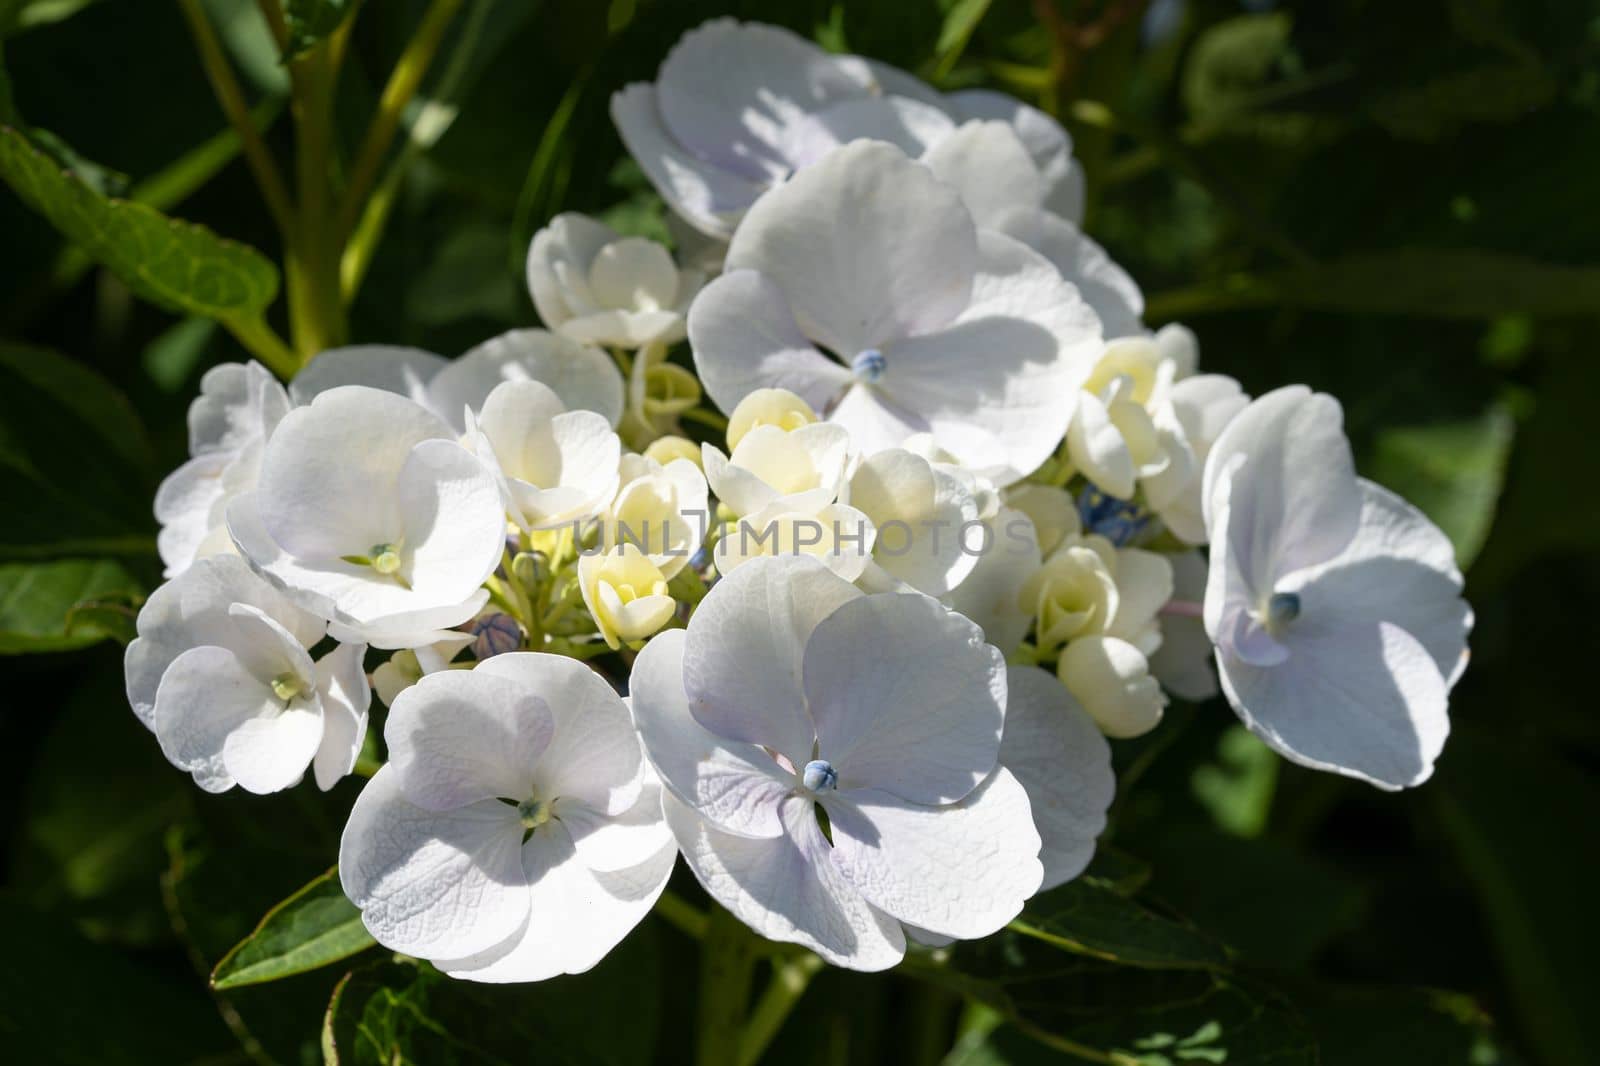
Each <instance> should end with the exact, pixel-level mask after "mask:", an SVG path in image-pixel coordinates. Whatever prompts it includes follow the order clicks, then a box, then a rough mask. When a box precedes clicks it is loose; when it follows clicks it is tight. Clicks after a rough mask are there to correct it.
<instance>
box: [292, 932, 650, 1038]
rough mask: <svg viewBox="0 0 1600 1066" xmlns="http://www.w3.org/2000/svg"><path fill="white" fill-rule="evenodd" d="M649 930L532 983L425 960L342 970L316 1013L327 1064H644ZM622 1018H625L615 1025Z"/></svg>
mask: <svg viewBox="0 0 1600 1066" xmlns="http://www.w3.org/2000/svg"><path fill="white" fill-rule="evenodd" d="M654 933H655V929H654V927H653V926H650V925H646V926H643V927H641V928H639V929H636V930H634V932H632V933H631V934H629V936H628V938H627V939H626V940H624V941H623V942H622V943H621V944H620V945H618V946H617V947H616V948H615V949H613V950H612V952H611V953H610V954H609V955H607V956H606V957H605V959H604V960H602V961H601V963H600V964H599V965H598V966H596V967H595V968H594V969H593V970H590V971H589V972H587V973H583V974H579V975H577V976H566V977H556V978H552V979H551V980H548V981H541V982H539V983H538V984H537V985H522V986H518V985H509V986H500V985H484V984H476V983H473V982H469V981H457V980H453V979H451V978H448V977H446V976H444V975H443V974H441V973H439V972H438V971H437V970H435V969H434V968H433V967H432V966H429V965H428V964H427V963H414V962H405V963H401V962H383V963H374V964H371V965H368V966H363V967H359V968H357V969H354V970H352V971H351V972H350V973H348V974H346V975H345V977H344V978H343V979H342V980H341V981H340V982H339V984H338V986H337V987H336V988H335V989H334V992H333V997H332V999H331V1000H330V1001H329V1003H328V1010H327V1013H326V1015H325V1016H324V1018H323V1027H322V1052H323V1058H324V1061H326V1062H327V1063H329V1064H330V1066H391V1064H408V1066H409V1064H418V1066H420V1064H426V1066H468V1064H471V1066H478V1064H480V1063H482V1064H496V1066H499V1064H504V1066H511V1064H513V1063H524V1062H528V1061H530V1055H532V1056H533V1058H534V1059H535V1060H537V1061H539V1062H552V1063H573V1064H590V1063H593V1064H596V1066H602V1064H603V1066H635V1064H637V1066H644V1064H646V1063H649V1062H652V1061H654V1058H655V1053H656V1047H655V1043H656V1027H657V1024H658V1021H659V1019H658V1016H657V1011H658V1009H659V1003H660V998H661V997H660V980H661V974H660V973H659V967H660V963H659V957H658V954H659V953H658V949H657V946H656V938H655V935H654ZM622 1019H626V1023H625V1024H619V1022H621V1020H622Z"/></svg>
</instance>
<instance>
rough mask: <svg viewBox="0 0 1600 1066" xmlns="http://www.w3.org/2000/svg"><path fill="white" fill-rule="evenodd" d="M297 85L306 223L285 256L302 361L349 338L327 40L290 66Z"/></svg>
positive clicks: (294, 334)
mask: <svg viewBox="0 0 1600 1066" xmlns="http://www.w3.org/2000/svg"><path fill="white" fill-rule="evenodd" d="M289 74H290V78H291V79H292V80H293V83H294V102H293V110H294V119H295V141H296V145H295V146H296V150H297V151H296V164H297V166H296V173H297V176H298V184H299V189H300V220H299V221H300V224H299V225H298V226H297V227H296V229H295V234H294V240H293V241H291V242H290V246H289V249H288V255H287V256H286V260H285V264H284V266H285V272H286V274H287V276H288V277H287V280H288V289H289V324H290V333H291V337H292V340H293V343H294V347H295V351H296V353H297V354H298V355H299V358H300V362H301V364H302V365H303V364H305V363H308V362H310V361H311V358H312V357H313V356H315V355H316V354H317V353H318V352H321V351H325V350H326V349H328V348H334V347H337V346H338V345H339V344H341V343H342V342H343V337H344V306H343V305H342V304H341V303H340V302H339V272H338V264H339V257H338V247H339V242H338V234H337V232H336V230H335V227H334V224H333V170H334V151H333V75H334V70H333V62H332V60H331V58H330V56H329V54H328V45H327V42H326V41H324V42H322V43H321V44H319V45H317V46H316V47H314V48H312V49H311V50H310V51H308V52H306V53H305V54H303V55H301V56H298V57H297V58H295V59H294V60H292V61H291V62H290V64H289Z"/></svg>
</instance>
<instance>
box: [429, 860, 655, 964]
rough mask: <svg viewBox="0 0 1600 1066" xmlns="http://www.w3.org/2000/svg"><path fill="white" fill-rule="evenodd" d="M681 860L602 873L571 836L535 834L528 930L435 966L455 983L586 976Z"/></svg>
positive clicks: (625, 932)
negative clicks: (579, 854)
mask: <svg viewBox="0 0 1600 1066" xmlns="http://www.w3.org/2000/svg"><path fill="white" fill-rule="evenodd" d="M676 858H677V848H676V847H673V846H671V845H670V844H669V846H667V847H666V848H663V849H660V850H658V851H657V852H656V853H655V854H653V855H652V856H650V857H649V859H647V860H646V861H645V862H644V863H642V864H640V865H639V866H637V867H634V868H631V869H628V870H626V871H622V872H619V873H614V874H596V873H594V872H592V871H590V870H588V869H586V868H585V867H584V865H583V864H582V863H581V862H580V861H578V859H577V858H576V857H575V856H574V855H573V853H572V844H571V842H570V841H568V840H566V839H565V834H564V833H561V832H560V831H559V830H557V831H555V832H549V833H535V834H534V835H533V836H532V837H531V838H529V840H528V842H527V843H526V844H524V845H523V846H522V862H523V867H524V869H526V870H527V873H528V877H529V881H530V884H529V891H528V900H529V906H528V918H527V921H526V922H525V923H524V925H523V927H522V929H521V930H520V931H519V932H518V933H517V934H516V935H514V936H513V937H512V938H511V939H510V940H508V941H506V942H505V943H503V944H499V945H496V946H495V947H494V948H492V949H490V950H489V951H486V952H481V953H479V954H477V955H474V956H471V957H468V958H466V959H458V960H454V961H451V960H438V959H436V960H434V964H435V965H436V966H438V967H439V969H441V970H443V971H444V972H445V973H447V974H449V975H450V976H452V977H459V978H462V979H464V980H468V981H483V982H488V983H493V984H508V983H512V982H522V981H542V980H545V979H546V978H549V977H554V976H556V975H558V974H563V973H583V972H584V971H586V970H588V969H590V968H592V967H593V966H594V965H595V964H596V963H598V962H599V961H600V960H601V959H602V958H604V957H605V956H606V954H607V953H608V952H610V950H611V949H612V948H614V947H616V946H617V944H618V943H620V942H621V940H622V938H623V937H625V936H627V935H628V933H629V932H630V931H631V930H632V929H633V927H634V926H636V925H638V924H639V922H640V921H642V920H643V919H644V916H645V915H646V914H648V913H649V912H650V908H651V907H653V906H654V905H655V901H656V899H657V898H659V897H660V895H661V892H662V890H663V889H665V888H666V886H667V879H668V877H670V876H671V874H672V866H673V862H674V861H675V860H676Z"/></svg>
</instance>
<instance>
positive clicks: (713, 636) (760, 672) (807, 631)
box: [683, 556, 998, 767]
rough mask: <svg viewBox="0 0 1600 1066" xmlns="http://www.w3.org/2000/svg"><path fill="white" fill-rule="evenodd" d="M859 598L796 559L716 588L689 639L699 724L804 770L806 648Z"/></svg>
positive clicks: (686, 681)
mask: <svg viewBox="0 0 1600 1066" xmlns="http://www.w3.org/2000/svg"><path fill="white" fill-rule="evenodd" d="M860 596H861V594H860V593H859V592H858V591H856V589H855V588H854V587H852V586H851V585H850V583H849V582H848V581H845V580H843V579H842V578H838V577H835V576H834V575H833V574H831V573H829V572H828V571H827V570H826V569H825V568H824V567H822V566H820V565H819V564H817V563H815V562H813V561H812V560H810V559H806V558H794V557H791V556H785V557H778V558H772V559H755V560H752V561H751V562H750V563H748V564H747V565H745V566H741V567H740V568H739V569H738V570H737V571H736V572H735V573H733V574H730V575H728V576H727V577H724V578H723V579H722V580H721V581H719V582H717V584H716V586H715V587H714V588H713V589H712V590H711V592H710V594H708V595H707V596H706V598H705V599H704V600H702V601H701V603H700V606H699V608H698V609H697V610H696V611H695V614H694V617H693V619H692V620H691V621H690V624H689V629H688V632H687V636H686V637H685V639H684V652H683V687H684V690H685V691H686V693H687V694H688V699H689V708H690V712H691V713H692V714H693V715H694V717H695V720H696V721H698V722H699V723H700V724H701V725H703V726H704V727H705V728H706V729H708V730H710V731H711V732H712V733H715V734H716V735H717V736H720V737H724V738H726V739H728V740H742V741H746V742H748V743H751V744H762V745H765V746H767V747H769V748H772V749H773V750H774V751H778V752H781V753H782V754H784V755H785V756H787V757H788V759H789V760H790V762H791V763H793V764H794V765H795V766H796V767H799V766H803V765H804V764H805V763H806V762H807V761H808V760H809V759H810V758H811V745H812V741H813V740H814V738H815V735H816V733H815V726H814V725H813V724H812V721H811V715H810V714H809V713H808V712H807V711H806V705H805V694H804V692H803V691H802V687H801V662H802V656H803V655H804V654H805V648H806V643H807V641H808V640H809V639H810V637H811V636H812V631H813V630H814V629H815V628H816V627H817V624H818V623H820V622H821V621H822V620H823V619H824V618H826V617H828V616H829V615H830V614H832V613H833V612H834V610H835V609H836V608H838V607H839V606H840V605H841V604H844V603H846V602H848V601H851V600H855V599H859V598H860ZM997 735H998V732H997Z"/></svg>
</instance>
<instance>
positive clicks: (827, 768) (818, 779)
mask: <svg viewBox="0 0 1600 1066" xmlns="http://www.w3.org/2000/svg"><path fill="white" fill-rule="evenodd" d="M800 783H801V784H802V785H804V786H806V788H807V789H809V790H810V791H812V792H821V791H822V790H823V789H825V788H838V787H839V772H838V771H837V770H835V769H834V768H833V764H832V763H830V762H828V760H826V759H812V760H811V761H810V762H808V763H806V766H805V769H804V770H801V771H800Z"/></svg>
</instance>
